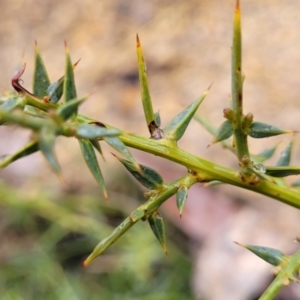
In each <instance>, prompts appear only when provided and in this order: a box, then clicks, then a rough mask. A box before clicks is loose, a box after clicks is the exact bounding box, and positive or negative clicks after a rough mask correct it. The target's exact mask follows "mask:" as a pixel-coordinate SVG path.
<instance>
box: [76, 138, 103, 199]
mask: <svg viewBox="0 0 300 300" xmlns="http://www.w3.org/2000/svg"><path fill="white" fill-rule="evenodd" d="M78 141H79V144H80V148H81V152H82V155H83V158H84V160H85V162H86V164H87V166H88V167H89V169H90V171H91V173H92V174H93V176H94V178H95V179H96V181H97V183H98V184H99V186H100V188H101V190H102V192H103V195H104V197H105V199H107V191H106V187H105V183H104V179H103V176H102V172H101V169H100V166H99V163H98V160H97V157H96V153H95V150H94V147H93V145H92V143H91V141H89V140H85V139H78Z"/></svg>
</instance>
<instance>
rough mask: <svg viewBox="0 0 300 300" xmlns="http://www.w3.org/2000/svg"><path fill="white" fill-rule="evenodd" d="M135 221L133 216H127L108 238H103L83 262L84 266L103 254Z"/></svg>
mask: <svg viewBox="0 0 300 300" xmlns="http://www.w3.org/2000/svg"><path fill="white" fill-rule="evenodd" d="M134 224H135V222H133V221H132V219H131V218H126V219H125V220H124V221H123V222H122V223H121V224H120V225H119V226H118V227H117V228H116V229H115V230H114V231H113V232H112V233H111V235H110V236H108V237H107V238H105V239H103V240H102V241H101V242H100V243H99V244H98V245H97V246H96V247H95V249H94V250H93V252H92V253H91V254H90V255H89V256H88V258H87V259H86V260H85V261H84V262H83V264H82V266H83V267H86V266H88V265H89V264H90V263H91V262H92V261H93V260H94V259H95V258H96V257H97V256H99V255H100V254H102V253H103V252H104V251H105V250H106V249H107V248H108V247H109V246H110V245H111V244H113V243H114V242H115V241H117V240H118V239H119V238H120V237H121V236H122V235H123V234H124V233H125V232H126V231H127V230H128V229H130V227H132V226H133V225H134Z"/></svg>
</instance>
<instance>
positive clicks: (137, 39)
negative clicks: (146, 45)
mask: <svg viewBox="0 0 300 300" xmlns="http://www.w3.org/2000/svg"><path fill="white" fill-rule="evenodd" d="M136 46H137V47H141V43H140V38H139V35H138V34H136Z"/></svg>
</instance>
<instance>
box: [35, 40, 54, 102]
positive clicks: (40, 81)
mask: <svg viewBox="0 0 300 300" xmlns="http://www.w3.org/2000/svg"><path fill="white" fill-rule="evenodd" d="M49 86H50V80H49V76H48V73H47V70H46V67H45V64H44V61H43V58H42V56H41V54H40V51H39V48H38V45H37V42H35V67H34V75H33V94H34V95H36V96H37V97H39V98H42V99H43V97H45V96H46V95H47V89H48V87H49Z"/></svg>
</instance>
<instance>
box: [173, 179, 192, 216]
mask: <svg viewBox="0 0 300 300" xmlns="http://www.w3.org/2000/svg"><path fill="white" fill-rule="evenodd" d="M188 191H189V189H188V187H187V186H185V185H182V186H180V187H179V189H178V191H177V194H176V204H177V208H178V210H179V215H180V218H181V216H182V212H183V209H184V207H185V204H186V200H187V197H188Z"/></svg>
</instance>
